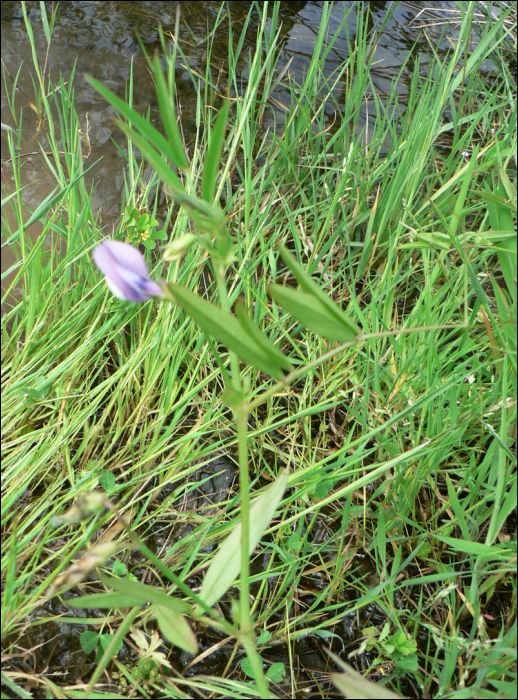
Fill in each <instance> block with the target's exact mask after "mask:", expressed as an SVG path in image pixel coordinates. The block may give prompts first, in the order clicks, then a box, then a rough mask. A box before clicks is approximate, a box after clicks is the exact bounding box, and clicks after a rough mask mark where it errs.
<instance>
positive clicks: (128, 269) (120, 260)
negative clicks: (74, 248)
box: [93, 238, 164, 301]
mask: <svg viewBox="0 0 518 700" xmlns="http://www.w3.org/2000/svg"><path fill="white" fill-rule="evenodd" d="M93 259H94V263H95V264H96V265H97V267H98V268H99V270H100V271H101V272H102V273H103V275H104V276H105V278H106V283H107V285H108V287H109V288H110V290H111V291H112V293H113V294H114V296H116V297H117V299H125V300H126V301H147V300H148V299H150V298H151V297H153V296H161V295H162V294H163V293H164V292H163V290H162V287H161V286H160V285H159V284H158V283H157V282H153V280H152V279H150V278H149V273H148V271H147V265H146V261H145V260H144V258H143V256H142V253H140V252H139V251H138V250H137V249H136V248H134V247H133V246H131V245H129V244H128V243H123V242H122V241H112V240H110V239H109V238H106V239H105V240H104V241H103V242H102V243H99V245H98V246H97V247H96V248H94V252H93Z"/></svg>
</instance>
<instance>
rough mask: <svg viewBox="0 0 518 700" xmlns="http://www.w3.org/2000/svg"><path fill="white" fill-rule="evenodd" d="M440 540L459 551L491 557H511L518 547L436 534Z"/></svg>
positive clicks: (514, 554)
mask: <svg viewBox="0 0 518 700" xmlns="http://www.w3.org/2000/svg"><path fill="white" fill-rule="evenodd" d="M435 536H436V537H437V539H438V540H441V541H442V542H446V544H447V545H449V546H450V547H452V548H453V549H454V550H455V551H457V552H466V554H472V555H474V556H477V557H479V556H486V557H488V558H489V559H500V558H502V559H510V558H511V557H514V556H516V549H514V550H513V549H512V548H511V547H506V546H505V545H500V546H499V545H494V544H485V543H484V542H471V541H470V542H466V540H459V539H456V538H455V537H441V536H440V535H435Z"/></svg>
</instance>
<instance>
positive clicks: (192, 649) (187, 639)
mask: <svg viewBox="0 0 518 700" xmlns="http://www.w3.org/2000/svg"><path fill="white" fill-rule="evenodd" d="M153 607H154V609H155V613H156V621H157V622H158V626H159V627H160V631H161V632H162V634H163V635H164V637H167V639H168V640H169V641H170V642H171V644H175V645H176V646H177V647H180V649H184V650H185V651H188V652H189V654H196V653H197V652H198V642H197V641H196V637H195V636H194V632H193V631H192V629H191V628H190V626H189V623H188V622H187V620H186V619H185V617H184V616H183V615H181V614H180V613H177V612H176V611H175V610H171V608H166V607H165V606H163V605H154V606H153Z"/></svg>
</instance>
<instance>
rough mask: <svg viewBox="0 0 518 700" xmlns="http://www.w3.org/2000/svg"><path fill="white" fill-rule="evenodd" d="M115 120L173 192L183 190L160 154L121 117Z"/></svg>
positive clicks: (176, 176)
mask: <svg viewBox="0 0 518 700" xmlns="http://www.w3.org/2000/svg"><path fill="white" fill-rule="evenodd" d="M115 121H116V123H117V124H118V126H119V127H120V128H121V129H122V130H123V131H124V133H125V134H126V135H127V136H129V138H130V139H131V140H132V141H133V143H134V144H135V146H136V147H137V148H138V149H139V151H140V152H141V153H142V155H143V156H144V158H146V159H147V160H148V161H149V164H150V165H152V166H153V168H154V169H155V170H156V171H157V173H158V174H159V176H160V178H161V179H162V180H163V182H164V183H165V184H166V185H167V187H169V188H170V189H171V190H172V191H174V192H175V194H176V192H181V191H182V190H183V185H182V183H181V182H180V178H179V177H178V175H176V173H175V172H174V171H173V169H172V168H171V167H170V166H169V165H168V164H167V163H166V161H165V160H164V159H163V158H162V155H161V154H160V153H159V152H158V151H157V150H156V149H155V148H153V146H151V144H149V143H148V142H147V141H144V140H142V139H141V138H140V136H139V135H138V134H137V133H136V131H135V130H134V129H132V128H131V127H130V126H128V125H127V124H125V123H124V122H123V121H122V120H121V119H116V120H115Z"/></svg>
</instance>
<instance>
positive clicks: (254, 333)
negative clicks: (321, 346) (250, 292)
mask: <svg viewBox="0 0 518 700" xmlns="http://www.w3.org/2000/svg"><path fill="white" fill-rule="evenodd" d="M236 313H237V318H238V320H239V323H240V324H241V327H242V329H243V330H244V332H245V333H246V334H247V335H249V336H250V338H251V339H252V340H253V341H255V342H256V343H257V345H258V346H259V347H260V348H261V349H262V350H263V352H264V353H265V354H266V355H268V356H269V357H270V359H271V360H272V362H274V363H276V364H278V365H279V366H280V367H282V368H283V369H285V370H286V371H287V372H291V370H292V369H293V367H292V365H291V363H290V361H289V360H288V358H287V357H286V356H285V355H283V354H282V352H281V351H280V350H279V349H278V348H277V347H275V345H274V344H273V343H272V341H271V340H270V339H269V338H268V336H266V335H265V334H264V333H262V332H261V330H260V329H259V328H258V327H257V326H256V325H255V323H254V322H253V321H252V319H251V318H250V317H249V316H248V314H247V313H246V311H245V307H244V306H243V304H241V303H238V304H236Z"/></svg>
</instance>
